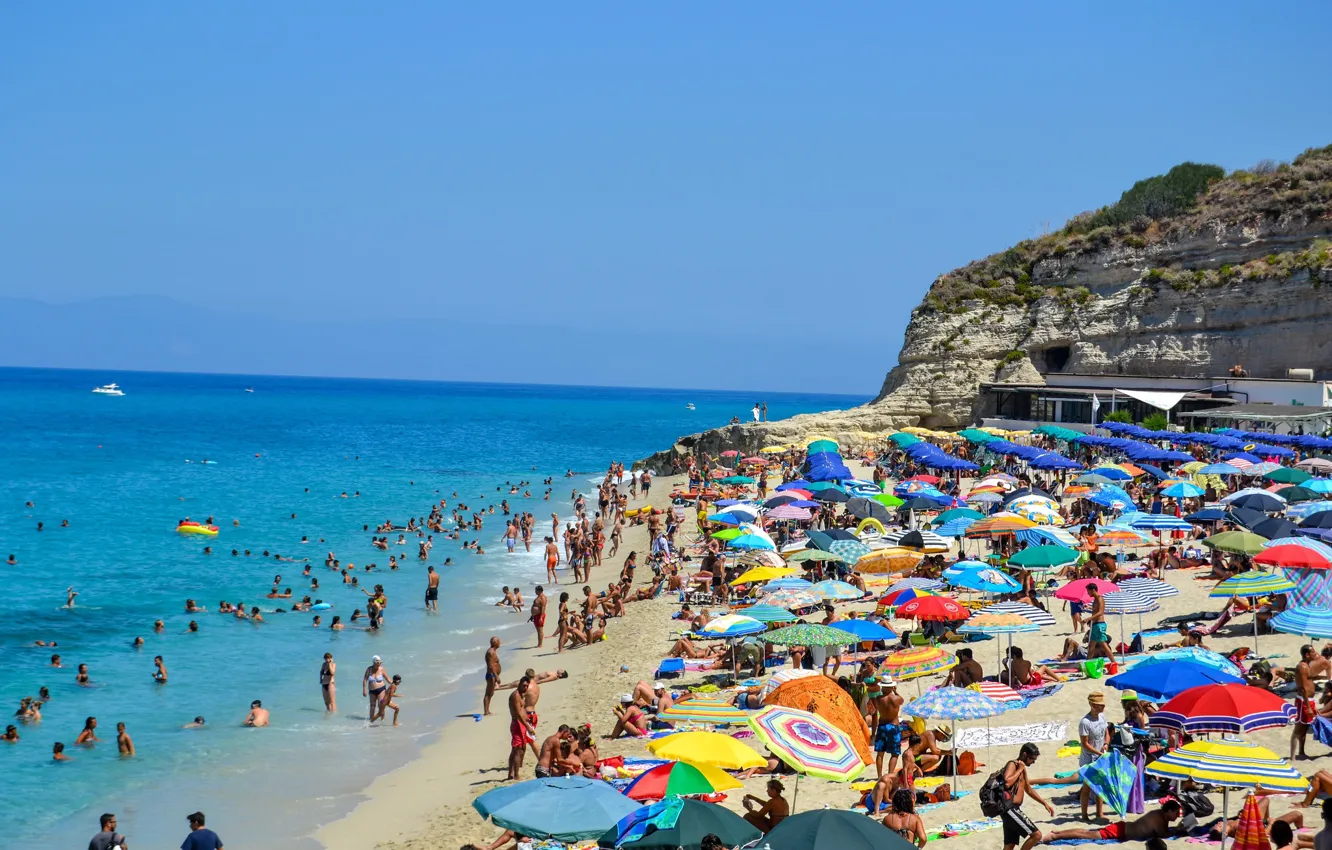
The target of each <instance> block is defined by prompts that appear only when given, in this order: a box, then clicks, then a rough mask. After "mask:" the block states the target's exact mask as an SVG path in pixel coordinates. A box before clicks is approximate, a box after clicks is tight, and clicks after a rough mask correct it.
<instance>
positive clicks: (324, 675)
mask: <svg viewBox="0 0 1332 850" xmlns="http://www.w3.org/2000/svg"><path fill="white" fill-rule="evenodd" d="M337 675H338V664H337V662H336V661H334V660H333V653H331V652H325V653H324V663H323V664H321V665H319V689H320V690H321V691H323V694H324V711H327V712H329V713H330V714H336V713H337V711H338V686H337Z"/></svg>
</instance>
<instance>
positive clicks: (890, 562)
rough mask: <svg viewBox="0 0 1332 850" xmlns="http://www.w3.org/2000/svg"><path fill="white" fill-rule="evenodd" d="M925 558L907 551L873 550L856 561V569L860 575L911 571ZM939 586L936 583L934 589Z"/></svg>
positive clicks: (920, 554) (918, 553)
mask: <svg viewBox="0 0 1332 850" xmlns="http://www.w3.org/2000/svg"><path fill="white" fill-rule="evenodd" d="M924 557H925V556H924V555H923V554H922V553H920V552H912V551H910V550H908V549H875V550H873V551H871V552H867V553H866V554H864V555H862V556H860V558H858V559H857V560H856V569H857V570H859V571H860V572H862V573H871V574H878V573H897V572H904V571H906V570H909V569H911V568H912V567H914V566H916V564H919V563H920V562H921V559H922V558H924ZM938 586H939V585H938V584H937V583H936V584H935V587H938Z"/></svg>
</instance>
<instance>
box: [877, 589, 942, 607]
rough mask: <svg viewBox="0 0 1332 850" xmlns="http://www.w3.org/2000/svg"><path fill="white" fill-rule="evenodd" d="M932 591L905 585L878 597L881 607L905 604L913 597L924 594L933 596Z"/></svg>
mask: <svg viewBox="0 0 1332 850" xmlns="http://www.w3.org/2000/svg"><path fill="white" fill-rule="evenodd" d="M934 595H935V594H934V591H931V590H925V589H924V588H920V587H906V588H903V589H902V590H895V591H894V590H890V591H889V592H887V593H885V594H884V595H883V596H882V597H880V598H879V605H880V606H881V607H891V606H894V605H905V604H906V603H908V602H910V601H911V600H913V599H920V598H922V597H925V596H934Z"/></svg>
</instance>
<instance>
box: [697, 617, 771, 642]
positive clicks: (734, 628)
mask: <svg viewBox="0 0 1332 850" xmlns="http://www.w3.org/2000/svg"><path fill="white" fill-rule="evenodd" d="M767 630H768V627H767V626H766V625H765V624H763V623H761V622H759V621H758V620H756V619H754V618H753V617H746V616H744V615H742V614H726V615H725V616H722V617H718V618H717V619H715V620H710V621H709V622H708V624H707V625H706V626H704V627H703V628H701V629H699V631H698V633H699V634H701V635H707V636H708V637H742V636H744V635H756V634H758V633H759V632H766V631H767Z"/></svg>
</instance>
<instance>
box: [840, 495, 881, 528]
mask: <svg viewBox="0 0 1332 850" xmlns="http://www.w3.org/2000/svg"><path fill="white" fill-rule="evenodd" d="M846 511H847V513H849V514H851V516H853V517H855V518H856V519H870V518H873V519H877V520H878V521H879V522H882V523H888V522H892V521H893V512H892V511H891V510H889V509H888V506H887V505H883V504H880V503H879V502H878V501H876V500H875V499H873V498H866V497H865V496H857V497H856V498H854V499H849V500H847V503H846Z"/></svg>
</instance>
